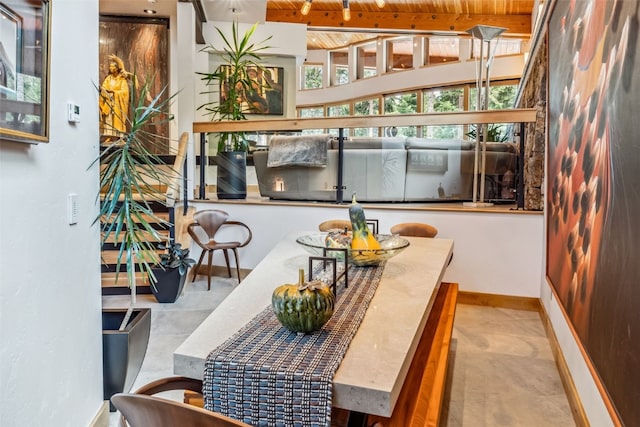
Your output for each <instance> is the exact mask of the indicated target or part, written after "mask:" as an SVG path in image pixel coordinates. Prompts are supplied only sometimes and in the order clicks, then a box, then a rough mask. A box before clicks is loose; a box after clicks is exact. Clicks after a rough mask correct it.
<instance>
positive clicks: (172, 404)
mask: <svg viewBox="0 0 640 427" xmlns="http://www.w3.org/2000/svg"><path fill="white" fill-rule="evenodd" d="M111 402H112V403H113V405H114V406H115V407H116V409H118V411H120V413H121V414H122V415H123V416H124V417H125V418H126V420H127V423H128V424H129V425H130V426H131V427H149V426H158V427H160V426H161V427H184V426H189V427H248V424H245V423H242V422H240V421H236V420H234V419H232V418H229V417H225V416H224V415H221V414H218V413H216V412H211V411H207V410H205V409H202V408H198V407H196V406H192V405H188V404H186V403H181V402H176V401H172V400H167V399H161V398H159V397H154V396H147V395H144V394H126V393H118V394H115V395H113V396H112V397H111Z"/></svg>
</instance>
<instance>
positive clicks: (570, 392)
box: [540, 306, 590, 427]
mask: <svg viewBox="0 0 640 427" xmlns="http://www.w3.org/2000/svg"><path fill="white" fill-rule="evenodd" d="M540 318H541V319H542V325H543V326H544V330H545V332H546V333H547V339H548V340H549V345H550V346H551V352H552V353H553V358H554V359H555V361H556V366H557V368H558V373H559V374H560V380H561V381H562V386H563V387H564V391H565V394H566V395H567V399H568V400H569V407H570V408H571V414H572V415H573V419H574V421H575V422H576V426H578V427H589V425H590V424H589V420H588V418H587V414H586V413H585V411H584V407H583V406H582V402H581V401H580V396H579V395H578V390H576V386H575V384H574V382H573V378H572V377H571V372H570V371H569V366H568V365H567V361H566V360H565V358H564V355H563V354H562V350H561V349H560V343H558V338H557V337H556V333H555V331H554V330H553V326H552V325H551V320H549V316H548V315H547V312H546V310H545V309H544V307H543V306H540Z"/></svg>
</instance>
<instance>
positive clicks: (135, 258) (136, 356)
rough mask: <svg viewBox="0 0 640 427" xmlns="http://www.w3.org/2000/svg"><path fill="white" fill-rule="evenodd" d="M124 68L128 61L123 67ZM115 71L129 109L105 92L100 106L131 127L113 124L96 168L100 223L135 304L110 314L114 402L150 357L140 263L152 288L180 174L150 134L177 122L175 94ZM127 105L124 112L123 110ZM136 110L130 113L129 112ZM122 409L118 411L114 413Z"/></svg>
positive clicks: (106, 315) (109, 391) (108, 391)
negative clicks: (166, 193) (164, 206)
mask: <svg viewBox="0 0 640 427" xmlns="http://www.w3.org/2000/svg"><path fill="white" fill-rule="evenodd" d="M120 64H121V61H120ZM119 68H120V70H118V71H117V72H116V70H114V71H113V75H114V77H115V76H116V75H117V77H118V78H121V79H123V80H126V88H128V92H129V93H128V94H127V95H128V99H127V104H126V105H127V106H128V108H116V107H115V106H113V103H112V102H111V101H112V100H113V99H114V97H113V96H112V94H113V91H112V92H110V91H108V90H106V89H105V88H104V86H103V88H102V89H101V90H100V101H101V108H102V112H103V113H105V112H106V113H108V114H111V115H119V116H118V120H116V121H114V122H119V123H120V122H122V123H124V124H125V126H120V127H119V128H116V127H115V126H112V125H110V123H107V126H110V127H109V128H108V130H109V132H106V136H105V137H104V138H103V141H102V144H101V152H100V155H99V157H98V158H97V159H96V160H94V162H93V163H92V166H94V165H96V164H99V165H100V192H99V194H98V198H99V199H100V210H99V214H98V216H97V218H96V219H95V222H99V223H100V227H101V231H102V241H101V243H102V247H103V248H104V247H106V246H108V245H111V247H114V248H116V250H117V261H116V281H117V280H118V277H119V276H118V274H119V271H120V266H121V265H126V270H127V278H128V281H129V287H130V292H131V303H130V304H129V307H128V308H127V309H126V310H121V309H103V310H102V329H103V330H102V343H103V392H104V398H105V399H106V400H108V399H110V398H111V396H112V395H113V394H115V393H118V392H123V391H128V390H129V389H130V388H131V386H132V385H133V381H134V380H135V378H136V376H137V375H138V372H139V371H140V367H141V366H142V361H143V359H144V355H145V354H146V349H147V344H148V342H149V334H150V329H151V312H150V309H149V308H135V307H134V305H135V303H136V271H135V270H136V264H137V265H138V269H139V271H141V272H143V274H147V275H148V276H149V278H150V280H151V282H152V286H153V279H154V276H153V274H152V272H151V271H152V270H151V269H152V267H153V266H154V265H156V264H158V263H159V262H160V257H159V256H158V254H157V252H156V245H157V244H158V242H161V241H162V237H161V235H160V234H159V232H158V230H157V229H156V228H154V226H153V225H152V224H160V225H161V226H163V227H165V228H168V227H170V226H171V224H170V223H168V222H167V221H166V220H164V219H163V218H161V217H159V216H158V215H157V214H156V213H154V211H153V208H152V203H153V202H160V203H165V199H164V197H163V193H161V192H160V191H159V188H161V187H164V186H171V185H173V184H172V182H175V181H174V180H173V178H174V176H173V174H174V172H173V171H172V170H170V169H166V168H162V165H163V164H164V163H163V161H162V160H161V159H160V158H159V157H158V156H157V155H155V154H153V153H152V152H151V151H150V150H149V147H152V146H153V145H154V144H156V143H157V141H158V138H159V136H158V135H156V134H154V133H153V132H152V131H150V130H148V129H153V126H149V125H152V124H161V123H164V122H166V121H169V120H171V119H172V117H171V115H170V114H168V111H169V106H170V104H171V102H172V100H173V97H174V96H175V95H172V96H168V95H167V94H166V88H164V89H162V90H161V91H160V93H158V94H157V95H156V96H155V97H152V96H151V87H152V86H151V84H152V81H151V79H146V80H145V82H144V83H143V84H139V83H138V80H137V78H136V76H135V74H130V73H127V72H126V71H125V70H124V68H123V66H122V65H120V66H119ZM122 105H123V104H122V102H120V104H119V105H118V107H122ZM127 110H128V111H127ZM111 409H112V410H114V408H113V407H111Z"/></svg>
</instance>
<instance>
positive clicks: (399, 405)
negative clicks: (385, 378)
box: [366, 282, 458, 427]
mask: <svg viewBox="0 0 640 427" xmlns="http://www.w3.org/2000/svg"><path fill="white" fill-rule="evenodd" d="M457 298H458V284H457V283H445V282H443V283H441V284H440V289H439V290H438V293H437V295H436V299H435V302H434V305H433V308H432V309H431V313H430V315H429V319H428V320H427V324H426V326H425V329H424V332H423V333H422V338H421V339H420V343H419V344H418V348H417V350H416V353H415V356H414V357H413V362H412V363H411V367H410V368H409V372H408V373H407V377H406V379H405V382H404V385H403V386H402V391H401V392H400V396H399V397H398V401H397V402H396V405H395V408H394V410H393V414H392V415H391V417H389V418H385V417H379V416H373V415H369V416H368V417H367V421H366V425H367V426H375V427H395V426H397V427H414V426H429V427H437V426H438V425H439V423H440V414H441V410H442V400H443V397H444V392H445V383H446V379H447V368H448V365H449V347H450V344H451V335H452V332H453V321H454V317H455V312H456V302H457Z"/></svg>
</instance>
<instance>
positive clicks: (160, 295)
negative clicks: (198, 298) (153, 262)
mask: <svg viewBox="0 0 640 427" xmlns="http://www.w3.org/2000/svg"><path fill="white" fill-rule="evenodd" d="M153 274H154V276H156V280H157V282H156V283H155V286H151V292H153V296H154V297H156V300H157V301H158V302H162V303H172V302H176V300H177V299H178V298H179V297H180V294H182V289H183V288H184V283H185V281H186V279H187V273H186V272H185V274H180V269H178V268H171V269H166V270H163V269H161V268H154V269H153Z"/></svg>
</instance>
